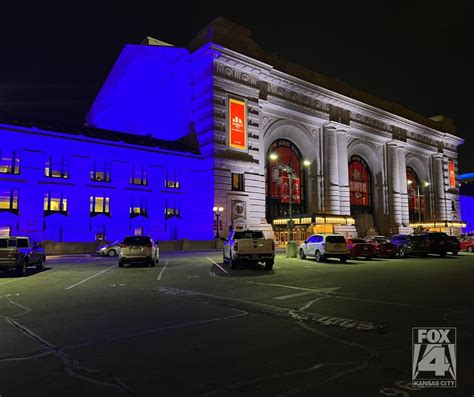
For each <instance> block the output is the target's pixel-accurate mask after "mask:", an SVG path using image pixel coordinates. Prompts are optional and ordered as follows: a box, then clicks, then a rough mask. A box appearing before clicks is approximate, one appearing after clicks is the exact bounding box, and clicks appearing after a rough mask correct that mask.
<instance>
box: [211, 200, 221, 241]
mask: <svg viewBox="0 0 474 397" xmlns="http://www.w3.org/2000/svg"><path fill="white" fill-rule="evenodd" d="M212 210H213V211H214V214H215V215H216V235H215V238H220V236H219V217H220V216H221V215H222V212H223V211H224V207H214V208H213V209H212Z"/></svg>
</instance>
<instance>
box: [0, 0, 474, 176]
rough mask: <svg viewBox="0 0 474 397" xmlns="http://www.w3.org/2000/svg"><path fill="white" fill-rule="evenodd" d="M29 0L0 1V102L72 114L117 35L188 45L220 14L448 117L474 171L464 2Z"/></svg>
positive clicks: (31, 111) (259, 37) (354, 81)
mask: <svg viewBox="0 0 474 397" xmlns="http://www.w3.org/2000/svg"><path fill="white" fill-rule="evenodd" d="M31 3H32V4H30V5H28V4H27V2H25V1H23V2H18V1H8V0H7V1H5V0H3V1H2V5H0V15H1V16H2V18H1V22H0V43H1V57H0V111H1V110H3V111H8V112H14V113H17V114H20V115H25V116H31V117H32V118H41V119H46V120H59V121H63V122H68V123H72V124H82V123H83V122H84V119H85V115H86V112H87V110H88V109H89V106H90V105H91V103H92V101H93V99H94V97H95V95H96V94H97V93H98V91H99V89H100V87H101V85H102V83H103V82H104V80H105V78H106V77H107V74H108V72H109V71H110V69H111V67H112V65H113V64H114V61H115V60H116V58H117V57H118V55H119V53H120V51H121V49H122V47H123V46H124V45H125V44H127V43H130V44H137V43H139V42H140V41H141V40H142V39H143V38H145V37H146V36H152V37H155V38H158V39H160V40H163V41H166V42H169V43H172V44H175V45H177V46H187V45H188V43H189V42H190V41H191V39H192V38H193V37H194V36H195V35H196V33H197V32H198V31H200V30H201V29H202V28H203V27H205V26H206V25H207V24H209V23H210V22H211V21H212V20H214V19H215V18H217V17H218V16H223V17H226V18H228V19H230V20H231V21H234V22H236V23H239V24H241V25H243V26H245V27H247V28H249V29H250V30H251V31H252V36H253V38H254V40H255V41H256V42H257V43H258V44H259V45H260V46H261V47H262V48H263V49H265V50H267V51H268V52H270V53H277V54H278V55H279V56H281V57H283V58H286V59H288V60H291V61H293V62H295V63H297V64H300V65H302V66H305V67H307V68H309V69H311V70H314V71H316V72H318V73H321V74H324V75H327V76H331V77H335V78H338V79H340V80H343V81H345V82H346V83H348V84H349V85H351V86H353V87H355V88H358V89H361V90H364V91H366V92H368V93H370V94H373V95H375V96H377V97H380V98H382V99H386V100H389V101H392V102H396V103H399V104H401V105H403V106H404V107H406V108H408V109H411V110H413V111H415V112H418V113H420V114H423V115H425V116H433V115H437V114H444V115H446V116H448V117H451V118H453V120H454V123H455V125H456V127H457V134H458V135H459V136H461V137H463V138H465V140H466V142H465V144H464V145H463V146H461V147H460V149H459V151H460V172H461V173H463V172H474V155H472V154H471V153H474V131H473V128H472V126H474V103H473V102H474V101H473V100H472V94H471V93H470V91H472V90H473V89H474V84H473V80H474V79H473V77H472V75H473V72H474V61H473V60H472V57H473V54H472V52H473V47H474V46H473V43H474V2H472V1H470V2H466V3H467V4H466V5H463V6H461V5H454V4H455V3H456V2H454V1H452V2H445V3H447V4H452V5H445V6H444V7H439V6H436V5H435V4H436V3H438V2H431V3H430V2H426V3H425V4H430V5H431V6H430V7H422V6H421V5H415V3H421V2H412V3H413V4H412V5H410V6H409V7H408V6H407V7H406V8H402V6H400V5H399V4H397V3H399V2H378V3H376V4H377V6H370V7H369V6H363V5H362V4H363V3H362V2H350V3H349V2H348V3H347V4H344V2H330V1H312V2H308V3H306V4H311V8H310V9H308V8H305V6H304V5H302V4H305V3H303V2H301V3H298V2H296V1H291V2H286V4H287V5H286V6H285V7H284V8H283V7H281V8H279V6H277V3H276V2H255V1H254V2H235V1H234V2H224V1H220V2H205V1H201V2H196V1H193V2H192V3H193V5H187V4H186V2H179V1H174V2H169V3H164V2H160V1H158V0H155V1H153V2H152V1H148V2H145V1H129V2H127V3H126V4H127V5H123V2H118V1H117V2H103V1H95V2H87V1H81V2H66V1H63V2H57V3H56V2H49V1H41V2H40V1H36V2H31ZM70 3H73V5H71V4H70ZM260 3H261V4H263V3H265V4H269V5H272V7H271V8H270V7H269V8H267V7H263V6H261V5H260V6H259V4H260ZM225 4H229V6H225ZM349 4H352V5H349ZM256 7H260V8H256ZM374 7H375V8H374Z"/></svg>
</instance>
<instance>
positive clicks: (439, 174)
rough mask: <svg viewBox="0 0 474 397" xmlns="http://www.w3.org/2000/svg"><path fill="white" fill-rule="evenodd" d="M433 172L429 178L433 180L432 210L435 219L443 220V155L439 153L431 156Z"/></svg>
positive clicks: (444, 206)
mask: <svg viewBox="0 0 474 397" xmlns="http://www.w3.org/2000/svg"><path fill="white" fill-rule="evenodd" d="M431 158H432V168H431V171H432V173H433V175H432V178H431V180H432V181H433V182H434V188H433V193H434V210H435V218H436V220H445V219H446V217H447V214H446V192H445V187H444V167H443V155H442V154H441V153H437V154H434V155H433V156H432V157H431Z"/></svg>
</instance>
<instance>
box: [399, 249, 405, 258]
mask: <svg viewBox="0 0 474 397" xmlns="http://www.w3.org/2000/svg"><path fill="white" fill-rule="evenodd" d="M398 255H400V256H401V257H402V258H406V257H407V253H406V252H405V250H404V249H403V248H400V249H399V250H398Z"/></svg>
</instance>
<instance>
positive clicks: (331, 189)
mask: <svg viewBox="0 0 474 397" xmlns="http://www.w3.org/2000/svg"><path fill="white" fill-rule="evenodd" d="M323 150H324V210H325V212H326V213H329V214H332V215H339V214H340V205H339V160H338V153H337V127H336V124H335V123H329V124H327V125H325V126H324V148H323Z"/></svg>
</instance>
